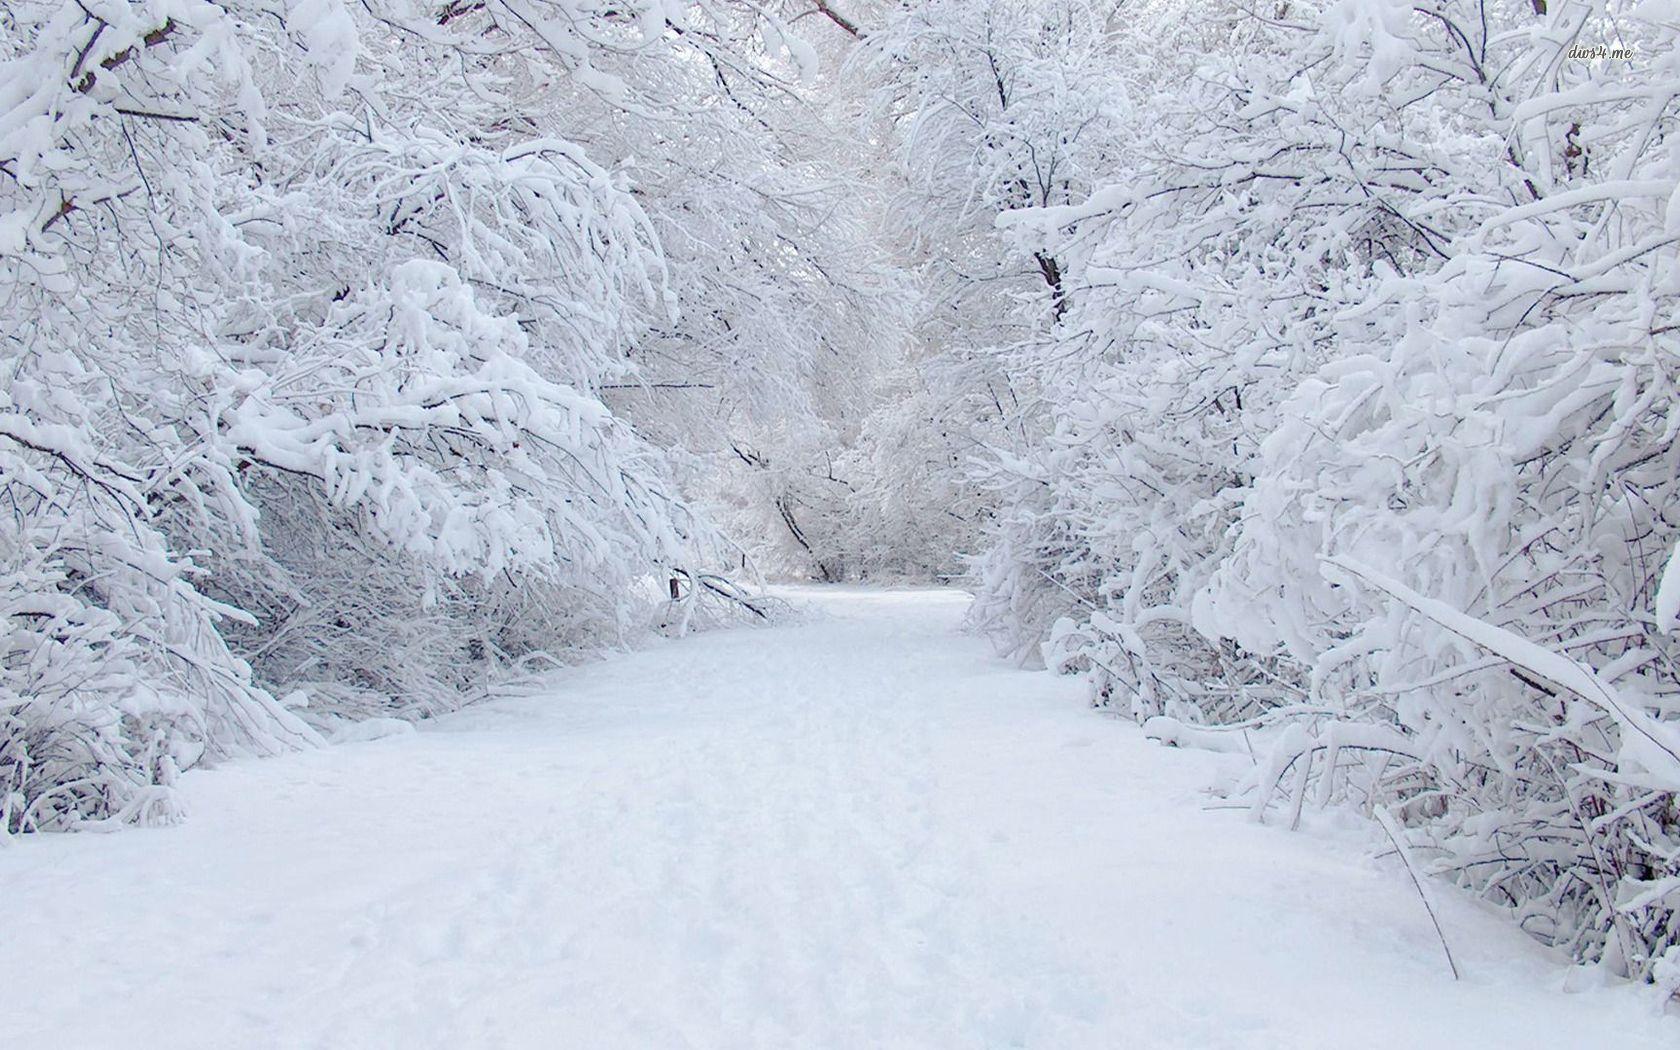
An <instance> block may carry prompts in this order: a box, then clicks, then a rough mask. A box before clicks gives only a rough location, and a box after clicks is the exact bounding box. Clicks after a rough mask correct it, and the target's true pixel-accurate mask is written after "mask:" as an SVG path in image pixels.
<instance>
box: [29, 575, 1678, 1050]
mask: <svg viewBox="0 0 1680 1050" xmlns="http://www.w3.org/2000/svg"><path fill="white" fill-rule="evenodd" d="M788 593H789V596H790V597H792V598H794V599H795V600H796V601H803V602H806V603H809V604H811V605H814V606H816V607H817V608H816V610H815V612H814V615H812V616H811V617H808V618H806V619H805V620H804V621H803V622H799V623H795V624H792V625H789V626H783V627H778V628H772V629H767V630H737V631H720V632H715V633H710V634H705V635H701V636H698V637H691V638H687V639H682V640H679V641H672V642H667V643H663V644H660V645H658V646H657V647H655V648H652V649H649V650H646V651H642V652H638V653H635V654H633V655H626V656H622V657H618V658H615V659H611V660H608V661H606V662H602V663H598V664H594V665H591V666H588V667H585V668H581V669H577V670H573V671H569V672H566V673H565V674H563V675H562V676H560V677H557V678H555V679H553V680H552V681H551V682H550V683H548V684H547V685H546V686H545V687H544V689H543V690H542V691H541V692H540V693H533V694H531V695H525V696H517V697H508V698H505V699H501V700H496V701H492V702H489V703H486V704H483V705H480V706H477V707H474V708H471V709H469V710H466V711H463V712H460V713H458V714H455V715H451V716H446V717H443V718H440V719H437V720H435V721H433V722H431V723H428V724H426V725H425V726H424V727H423V728H421V729H420V730H419V731H410V730H408V728H407V727H406V725H404V724H400V723H397V724H386V723H376V726H377V725H384V726H385V728H388V729H392V730H395V731H394V732H392V733H391V734H390V735H388V736H383V737H380V736H378V735H377V733H374V732H361V733H358V734H354V735H355V736H357V737H360V738H371V739H357V740H354V741H352V742H347V743H343V744H340V745H338V746H333V747H327V748H320V749H315V750H308V751H303V752H300V753H296V754H291V755H285V756H281V757H278V758H272V759H266V760H261V761H254V760H253V761H243V762H234V763H229V764H226V765H223V766H222V767H220V768H217V769H213V770H196V771H192V772H189V773H187V774H186V775H185V776H184V777H183V782H182V793H183V796H184V801H185V803H186V805H187V806H188V807H189V810H190V819H189V820H188V821H187V822H185V823H184V824H181V825H178V826H174V827H167V828H157V829H138V830H133V831H129V832H126V833H123V834H119V835H92V834H87V835H74V836H32V837H28V838H17V839H13V840H12V841H11V842H10V843H9V844H7V845H6V846H5V847H3V848H0V896H3V897H4V899H5V902H6V906H5V909H4V913H3V915H4V920H3V924H0V988H5V989H6V990H7V994H6V996H5V1001H6V1003H5V1008H4V1010H3V1011H0V1045H4V1046H15V1047H62V1048H74V1050H80V1048H95V1050H97V1048H103V1047H124V1048H151V1047H169V1048H171V1050H178V1048H189V1047H206V1048H211V1047H213V1048H218V1050H221V1048H226V1047H244V1048H260V1047H287V1048H292V1047H319V1048H348V1047H355V1048H363V1047H367V1048H373V1047H393V1048H395V1047H402V1048H405V1050H407V1048H417V1047H440V1048H443V1047H447V1048H450V1050H457V1048H465V1047H544V1048H548V1047H591V1048H594V1047H649V1048H675V1047H731V1048H733V1047H776V1048H784V1047H818V1048H828V1047H941V1048H943V1047H1010V1046H1026V1047H1045V1048H1054V1050H1068V1048H1073V1047H1101V1048H1152V1047H1185V1048H1197V1050H1201V1048H1214V1047H1280V1048H1308V1047H1339V1048H1340V1047H1360V1048H1376V1047H1396V1048H1399V1047H1406V1048H1411V1047H1420V1046H1430V1047H1478V1048H1480V1047H1518V1046H1520V1047H1524V1048H1529V1050H1536V1048H1542V1047H1558V1048H1579V1047H1589V1046H1608V1045H1615V1046H1617V1047H1625V1048H1640V1047H1672V1046H1674V1045H1676V1042H1677V1041H1680V1027H1677V1025H1680V1022H1677V1021H1676V1019H1675V1018H1673V1017H1665V1016H1663V1015H1662V1013H1661V1012H1660V1010H1659V1008H1658V1007H1657V1006H1656V1005H1655V997H1654V995H1653V994H1652V992H1651V991H1650V990H1649V989H1645V988H1638V987H1634V986H1631V985H1617V984H1612V985H1605V986H1597V983H1596V982H1594V981H1592V980H1583V976H1586V975H1588V974H1589V971H1585V970H1580V969H1571V968H1567V967H1565V966H1563V965H1561V964H1560V962H1559V961H1557V959H1556V958H1555V957H1551V956H1548V955H1547V954H1546V953H1545V950H1544V949H1542V948H1541V947H1540V946H1538V945H1537V944H1535V943H1534V942H1533V941H1532V940H1530V939H1529V938H1527V937H1525V936H1524V935H1523V934H1522V933H1521V932H1520V931H1519V930H1518V929H1517V928H1516V927H1515V926H1514V925H1512V924H1510V923H1509V922H1508V921H1506V920H1504V919H1503V918H1501V917H1500V916H1497V915H1495V914H1492V913H1490V912H1487V911H1484V910H1483V909H1482V908H1481V906H1478V905H1476V904H1474V903H1472V902H1470V901H1469V900H1468V899H1466V898H1465V897H1463V896H1461V895H1457V894H1455V893H1453V892H1451V891H1449V890H1447V888H1446V887H1444V886H1443V887H1440V888H1439V889H1438V890H1437V893H1436V896H1437V897H1439V898H1441V899H1440V901H1439V904H1440V906H1441V919H1442V923H1443V925H1444V927H1445V929H1446V933H1447V936H1448V937H1449V938H1450V940H1451V944H1452V948H1453V951H1454V953H1455V955H1456V958H1457V960H1458V964H1459V966H1460V968H1461V969H1462V971H1463V974H1464V977H1463V979H1462V980H1461V981H1458V982H1454V981H1453V980H1452V978H1451V976H1450V975H1449V973H1448V970H1447V967H1446V964H1445V962H1444V960H1443V957H1442V953H1441V946H1440V944H1439V943H1438V942H1437V940H1436V937H1435V934H1434V932H1433V930H1432V928H1431V926H1430V922H1429V918H1428V915H1427V914H1426V913H1425V911H1424V909H1423V907H1422V904H1421V903H1420V901H1419V898H1418V896H1417V894H1416V893H1415V892H1414V890H1413V889H1412V887H1411V885H1410V884H1409V882H1408V881H1407V876H1406V874H1405V871H1404V869H1403V868H1401V867H1400V866H1399V864H1398V863H1397V862H1395V861H1394V860H1392V859H1389V860H1386V861H1381V860H1373V859H1370V858H1371V853H1372V851H1373V848H1374V846H1375V844H1376V843H1377V841H1378V834H1377V833H1376V832H1374V831H1371V830H1370V829H1368V828H1366V827H1365V826H1363V825H1342V826H1332V825H1331V824H1329V823H1326V822H1328V821H1329V820H1330V818H1328V817H1324V816H1320V818H1319V819H1320V821H1321V823H1320V824H1318V825H1314V824H1313V823H1312V822H1311V820H1310V819H1309V822H1308V824H1307V826H1306V828H1305V829H1304V830H1303V831H1302V832H1300V833H1296V834H1289V833H1287V832H1285V831H1282V830H1280V829H1277V828H1272V827H1261V826H1256V825H1255V824H1253V823H1251V822H1250V821H1248V820H1247V819H1245V816H1244V814H1243V813H1242V812H1240V811H1232V810H1220V809H1217V808H1214V805H1215V800H1212V799H1210V798H1209V796H1208V795H1207V794H1206V793H1205V790H1204V788H1205V785H1206V784H1207V783H1209V782H1210V780H1212V779H1213V778H1214V773H1215V770H1214V769H1213V766H1214V764H1215V763H1217V762H1220V761H1231V760H1232V758H1231V756H1220V755H1214V754H1210V753H1205V752H1195V751H1187V750H1177V749H1170V748H1165V747H1161V746H1159V745H1158V744H1155V743H1152V742H1150V741H1148V740H1146V739H1145V738H1144V737H1143V735H1142V733H1141V732H1140V731H1139V730H1138V729H1137V728H1136V727H1135V726H1132V725H1130V724H1126V723H1123V722H1121V721H1118V720H1115V719H1112V718H1109V717H1106V716H1105V715H1103V714H1101V713H1099V712H1096V711H1093V710H1091V709H1090V708H1088V707H1087V706H1085V704H1084V702H1083V697H1084V691H1083V687H1082V686H1081V685H1079V684H1078V683H1077V682H1075V681H1073V680H1071V679H1066V678H1058V677H1055V676H1052V675H1049V674H1045V673H1042V672H1031V671H1022V670H1017V669H1015V668H1014V667H1012V666H1011V665H1009V664H1006V663H1002V662H999V661H997V660H994V659H991V658H989V657H988V655H987V651H986V648H985V646H984V644H983V643H982V642H981V641H979V640H977V639H975V638H972V637H969V636H965V635H964V634H962V633H960V631H959V628H958V625H959V621H960V619H961V616H962V612H963V609H964V607H965V604H966V601H967V598H966V596H965V595H963V594H961V593H959V592H954V591H934V590H922V591H869V590H852V589H809V590H800V591H794V592H788ZM1310 817H1311V814H1309V818H1310ZM1566 987H1574V988H1584V989H1585V990H1582V991H1575V992H1569V991H1566V990H1565V988H1566Z"/></svg>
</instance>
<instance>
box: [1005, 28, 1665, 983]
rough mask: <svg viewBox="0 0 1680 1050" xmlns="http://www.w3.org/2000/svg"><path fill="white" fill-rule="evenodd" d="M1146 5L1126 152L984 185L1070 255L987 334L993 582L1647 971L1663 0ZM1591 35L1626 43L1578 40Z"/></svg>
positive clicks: (1117, 667)
mask: <svg viewBox="0 0 1680 1050" xmlns="http://www.w3.org/2000/svg"><path fill="white" fill-rule="evenodd" d="M1162 17H1168V18H1172V19H1175V20H1178V21H1180V22H1182V23H1183V24H1184V25H1186V26H1187V27H1189V37H1188V42H1189V43H1188V46H1187V47H1186V48H1185V49H1184V50H1183V51H1181V52H1179V53H1178V54H1176V55H1171V56H1159V52H1158V51H1157V52H1155V53H1154V56H1153V64H1152V65H1151V59H1149V58H1146V59H1145V61H1144V62H1143V63H1141V64H1140V65H1141V68H1143V69H1144V71H1145V74H1146V75H1144V76H1142V77H1141V78H1139V79H1138V80H1133V81H1130V82H1129V84H1130V86H1129V88H1128V91H1129V92H1130V94H1131V96H1132V97H1133V98H1134V100H1136V101H1138V108H1137V109H1136V110H1135V111H1134V115H1133V116H1132V119H1131V123H1130V125H1129V126H1128V127H1127V128H1126V129H1125V131H1124V133H1123V135H1122V136H1121V137H1122V138H1123V139H1125V140H1127V141H1132V142H1135V143H1137V146H1138V148H1137V149H1136V150H1135V152H1129V153H1127V154H1125V156H1124V160H1123V163H1122V164H1121V165H1120V170H1118V171H1116V172H1115V178H1114V180H1113V185H1112V186H1111V187H1109V188H1104V189H1098V190H1096V191H1095V192H1092V193H1090V194H1088V195H1086V196H1085V198H1084V199H1083V200H1079V201H1076V202H1074V203H1072V204H1071V205H1066V206H1060V207H1036V208H1032V209H1021V210H1016V211H1013V212H1009V213H1006V214H1005V215H1004V216H1003V217H1002V218H1001V219H1000V225H1001V226H1002V228H1003V230H1004V232H1005V234H1006V235H1008V236H1010V237H1012V238H1014V239H1015V240H1016V243H1018V244H1020V245H1022V250H1037V251H1040V252H1042V253H1045V254H1047V255H1049V256H1052V257H1054V258H1056V259H1057V260H1058V261H1059V262H1060V263H1061V264H1062V265H1061V270H1062V274H1063V278H1064V282H1065V290H1064V293H1063V305H1062V307H1061V310H1060V311H1059V312H1060V316H1059V317H1058V318H1056V320H1055V323H1054V324H1053V325H1050V326H1048V327H1046V328H1045V329H1043V330H1042V331H1041V332H1039V333H1038V334H1036V335H1033V336H1031V337H1029V338H1023V339H1020V340H1018V341H1016V342H1015V343H1014V344H1013V346H1012V347H1010V348H1008V350H1007V354H1006V359H1007V360H1008V362H1009V368H1010V370H1011V371H1012V372H1013V373H1014V374H1015V375H1016V376H1018V377H1020V378H1019V380H1018V381H1017V382H1018V383H1019V384H1020V385H1025V383H1027V382H1029V381H1030V382H1031V383H1032V384H1033V387H1034V389H1035V390H1036V391H1037V392H1038V393H1037V396H1036V397H1035V399H1034V401H1033V404H1032V406H1031V408H1030V409H1029V410H1028V411H1025V412H1023V413H1022V416H1023V417H1024V426H1023V429H1022V434H1023V435H1024V437H1026V438H1027V440H1025V441H1023V442H1021V443H1020V444H1018V445H1015V446H1013V447H1005V448H998V449H996V450H994V452H993V454H992V455H990V456H988V457H987V458H986V460H985V461H984V462H983V464H982V467H981V472H980V474H979V480H980V481H982V482H983V483H985V484H988V485H990V486H992V487H993V488H994V490H995V491H997V492H998V493H999V494H1000V497H1001V507H1000V510H999V513H998V526H997V529H996V531H995V533H994V537H993V540H992V544H991V547H990V550H989V552H988V554H987V556H986V558H985V559H984V561H983V562H982V565H981V568H982V574H981V590H980V594H979V600H978V602H977V606H976V614H975V615H976V620H977V622H979V623H980V624H981V625H982V626H983V627H985V628H987V629H989V630H991V631H993V632H995V633H996V634H998V635H999V636H1000V638H1001V639H1002V640H1003V641H1004V643H1005V645H1006V647H1014V648H1020V649H1030V648H1031V647H1032V646H1034V645H1036V644H1037V643H1039V642H1044V643H1046V654H1047V656H1048V657H1049V658H1050V659H1051V660H1052V661H1055V662H1057V663H1059V664H1061V665H1063V666H1066V667H1069V668H1076V669H1082V670H1087V671H1089V672H1090V673H1091V674H1092V676H1093V684H1094V687H1095V688H1096V690H1097V693H1098V695H1099V697H1101V698H1104V699H1108V700H1113V701H1115V702H1119V703H1123V704H1126V705H1128V706H1129V707H1130V708H1131V709H1132V710H1133V711H1134V712H1135V713H1136V714H1137V715H1139V716H1141V717H1148V716H1151V715H1158V714H1167V715H1171V716H1173V717H1175V718H1177V719H1180V720H1183V721H1192V722H1208V723H1214V724H1217V725H1223V726H1229V727H1232V728H1235V727H1238V726H1245V727H1250V728H1254V727H1260V728H1262V729H1266V728H1267V727H1272V729H1274V730H1278V731H1272V730H1268V731H1265V732H1262V733H1261V734H1260V735H1259V737H1257V739H1259V740H1262V741H1270V744H1269V747H1270V754H1269V757H1266V756H1263V757H1264V759H1265V760H1263V761H1262V762H1261V764H1260V765H1259V767H1258V768H1257V769H1256V773H1255V779H1254V783H1253V784H1252V787H1253V790H1254V793H1255V799H1256V804H1257V805H1258V806H1262V807H1263V806H1264V805H1265V804H1266V802H1267V801H1268V800H1269V799H1271V798H1273V797H1275V796H1276V795H1277V794H1278V793H1280V792H1283V791H1286V790H1287V791H1292V792H1295V793H1296V796H1297V798H1299V795H1300V793H1301V792H1304V791H1306V790H1308V789H1309V788H1314V787H1316V790H1317V791H1318V792H1319V793H1320V794H1319V797H1322V798H1334V797H1337V796H1338V795H1343V796H1346V797H1351V798H1353V799H1355V800H1358V801H1360V802H1363V803H1366V804H1370V805H1381V806H1396V807H1398V809H1399V813H1400V815H1401V816H1402V817H1403V818H1404V822H1405V823H1406V824H1407V825H1408V826H1409V829H1410V830H1409V832H1408V833H1409V834H1410V835H1411V836H1412V837H1413V839H1414V845H1415V846H1416V847H1418V848H1420V849H1424V848H1426V847H1427V849H1429V850H1433V856H1434V857H1435V865H1436V868H1437V870H1438V871H1440V872H1443V873H1449V874H1451V875H1452V876H1453V877H1455V878H1457V879H1459V880H1460V881H1461V882H1462V883H1464V884H1465V885H1467V886H1469V887H1471V888H1473V889H1475V890H1476V891H1478V892H1479V893H1481V894H1483V895H1484V896H1486V897H1487V898H1488V899H1489V900H1493V901H1496V902H1499V903H1502V904H1505V905H1507V906H1509V907H1511V908H1512V909H1513V911H1514V912H1515V914H1516V915H1517V917H1518V919H1519V921H1520V922H1521V923H1522V925H1523V926H1524V927H1525V928H1526V929H1528V930H1530V931H1531V932H1533V933H1535V934H1536V935H1538V936H1540V937H1542V938H1544V939H1546V940H1548V941H1550V942H1552V943H1555V944H1558V945H1560V946H1562V947H1564V948H1566V949H1567V950H1569V951H1570V952H1572V953H1573V954H1574V955H1576V956H1577V957H1579V958H1583V959H1603V960H1604V961H1605V962H1606V964H1607V965H1608V966H1610V967H1611V968H1612V969H1615V970H1618V971H1621V972H1625V973H1629V974H1632V975H1635V976H1640V977H1651V976H1652V975H1653V973H1654V969H1653V968H1654V967H1655V966H1656V965H1657V964H1658V961H1659V960H1661V959H1663V958H1665V956H1666V955H1667V954H1668V953H1669V952H1670V950H1671V947H1672V945H1673V944H1674V943H1675V941H1676V936H1677V927H1680V923H1677V920H1676V909H1675V906H1674V904H1675V895H1676V894H1677V893H1680V868H1677V864H1680V850H1677V845H1676V844H1677V843H1680V827H1677V819H1680V811H1677V810H1676V803H1675V797H1676V796H1675V792H1676V790H1677V789H1680V764H1677V763H1676V761H1675V754H1674V752H1675V751H1676V750H1677V749H1680V740H1677V739H1676V738H1677V737H1680V731H1677V729H1676V725H1675V722H1676V720H1677V716H1680V707H1677V706H1676V704H1675V701H1674V699H1673V698H1674V696H1675V693H1676V684H1675V682H1676V679H1675V667H1674V664H1673V662H1672V661H1673V656H1674V654H1673V644H1672V642H1671V641H1670V639H1669V636H1668V634H1667V633H1666V630H1667V626H1668V625H1667V624H1666V623H1664V622H1663V621H1662V618H1661V617H1660V616H1658V615H1657V613H1656V611H1655V595H1656V590H1657V586H1658V579H1659V577H1660V575H1661V574H1662V571H1663V567H1664V566H1665V565H1666V564H1667V562H1668V559H1669V557H1670V552H1671V551H1672V550H1673V549H1674V547H1675V545H1676V542H1677V541H1680V531H1677V526H1680V506H1677V503H1676V499H1675V485H1676V481H1675V479H1676V477H1677V473H1676V471H1677V466H1680V460H1677V458H1676V457H1677V455H1680V452H1677V450H1676V448H1675V445H1674V436H1675V434H1676V433H1680V423H1677V422H1676V419H1675V416H1674V413H1673V409H1672V405H1673V404H1674V401H1675V393H1676V385H1675V384H1676V372H1675V369H1676V361H1677V354H1680V342H1677V339H1676V331H1677V328H1676V318H1677V316H1680V301H1677V298H1676V296H1677V293H1680V272H1677V264H1676V259H1677V254H1680V253H1677V252H1676V250H1675V249H1676V244H1677V243H1680V241H1677V238H1676V233H1675V230H1676V225H1675V218H1674V209H1675V208H1676V207H1677V206H1680V205H1676V204H1675V192H1676V185H1677V181H1680V154H1677V153H1676V152H1675V148H1674V144H1673V140H1674V132H1675V122H1676V117H1677V113H1676V99H1677V98H1680V91H1677V88H1680V79H1677V77H1680V60H1677V59H1676V58H1675V47H1674V45H1675V39H1674V36H1675V32H1676V22H1675V19H1674V17H1673V14H1672V11H1671V10H1669V9H1667V8H1664V7H1663V6H1662V5H1642V6H1637V7H1635V6H1634V5H1631V4H1610V5H1593V4H1587V3H1575V2H1569V0H1565V2H1562V3H1551V4H1533V5H1531V4H1529V3H1526V2H1524V3H1509V4H1473V3H1453V2H1445V3H1439V4H1431V5H1427V6H1426V7H1421V8H1420V7H1416V6H1415V5H1411V4H1396V3H1389V2H1387V0H1339V2H1333V3H1324V4H1311V3H1309V4H1302V3H1289V4H1283V5H1277V8H1276V9H1275V10H1271V11H1268V12H1265V17H1264V18H1262V17H1258V16H1257V15H1256V14H1255V13H1254V12H1251V11H1248V10H1246V9H1238V8H1234V7H1233V8H1215V9H1208V8H1205V7H1201V8H1194V9H1191V8H1186V9H1184V10H1182V11H1176V10H1174V11H1164V13H1163V14H1162ZM1152 31H1153V30H1152V29H1151V28H1150V26H1149V24H1148V23H1147V19H1146V20H1145V24H1144V25H1143V26H1141V27H1140V35H1139V37H1138V40H1139V41H1140V44H1139V47H1138V53H1139V54H1140V55H1145V56H1150V55H1151V52H1150V48H1149V47H1148V46H1147V45H1146V44H1144V43H1143V41H1145V40H1147V38H1148V37H1149V36H1150V34H1151V32H1152ZM1599 41H1605V42H1615V43H1616V44H1618V45H1619V46H1622V47H1626V48H1629V49H1631V51H1632V52H1633V53H1634V54H1635V55H1637V56H1639V57H1638V59H1637V60H1636V61H1634V62H1631V63H1630V62H1619V61H1617V60H1615V59H1609V60H1599V61H1594V60H1591V59H1584V58H1580V57H1571V52H1570V48H1571V47H1573V46H1575V45H1584V46H1586V47H1588V48H1590V47H1591V46H1592V45H1594V44H1596V43H1597V42H1599ZM1144 81H1152V82H1154V83H1156V84H1158V85H1164V87H1161V88H1159V89H1158V90H1155V91H1154V92H1153V93H1152V94H1150V95H1149V96H1147V97H1142V96H1139V95H1138V94H1137V92H1138V91H1139V90H1141V85H1142V83H1143V82H1144Z"/></svg>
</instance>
